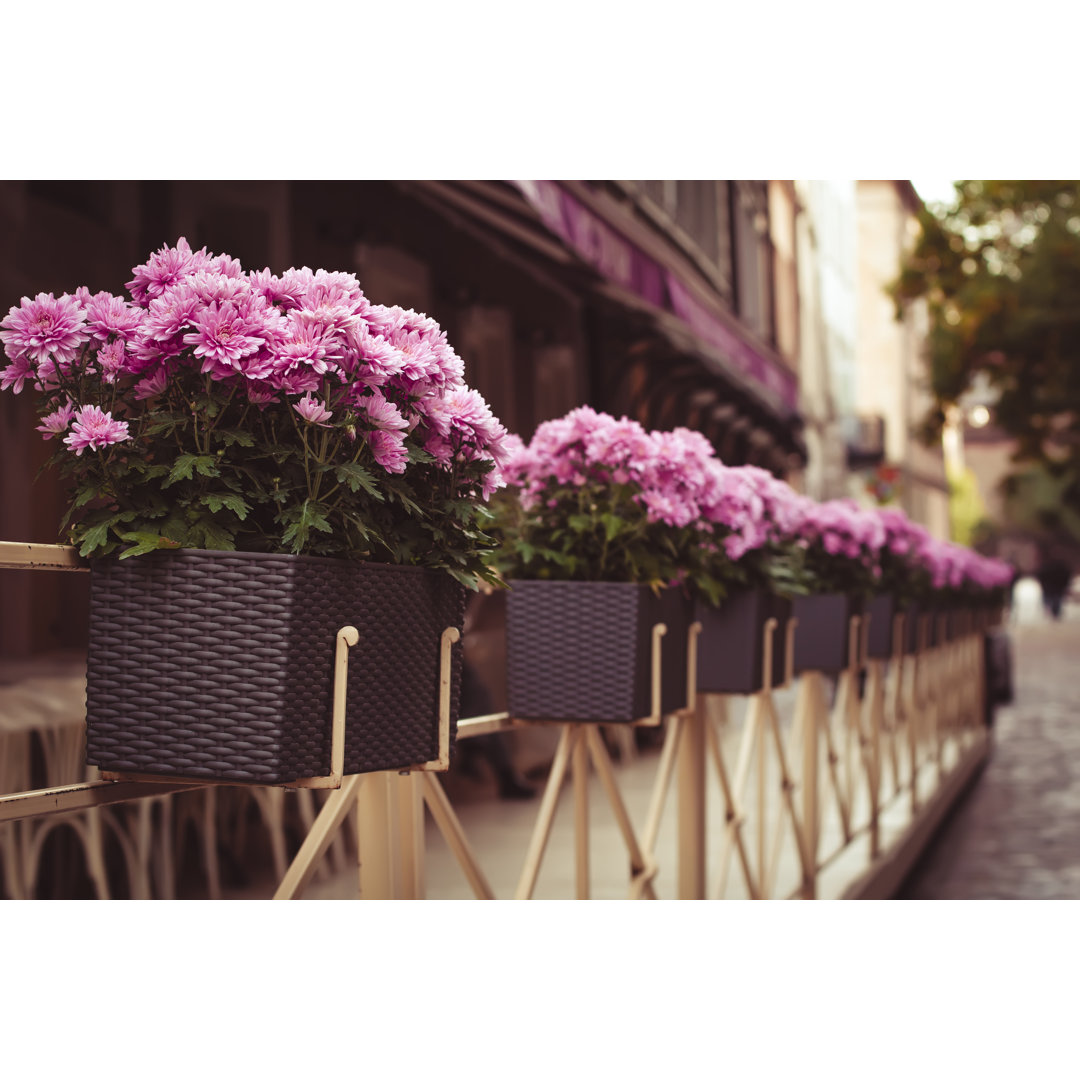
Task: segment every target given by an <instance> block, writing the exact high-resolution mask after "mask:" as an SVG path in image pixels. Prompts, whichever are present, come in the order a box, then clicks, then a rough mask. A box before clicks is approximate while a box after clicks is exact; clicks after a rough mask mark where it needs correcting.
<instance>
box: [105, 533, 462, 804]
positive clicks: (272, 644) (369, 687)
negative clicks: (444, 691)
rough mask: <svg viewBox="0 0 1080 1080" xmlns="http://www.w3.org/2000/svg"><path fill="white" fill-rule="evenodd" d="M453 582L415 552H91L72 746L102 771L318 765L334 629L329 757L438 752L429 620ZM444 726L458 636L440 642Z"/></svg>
mask: <svg viewBox="0 0 1080 1080" xmlns="http://www.w3.org/2000/svg"><path fill="white" fill-rule="evenodd" d="M464 600H465V597H464V590H463V589H462V588H461V586H460V585H458V584H457V583H456V582H455V581H454V580H453V579H452V578H450V577H448V576H447V575H445V574H441V573H438V572H435V571H431V570H425V569H422V568H419V567H402V566H385V565H378V564H371V563H357V562H349V561H346V560H338V559H322V558H309V557H305V556H294V555H276V554H255V553H249V552H222V551H194V550H182V551H175V552H163V553H160V554H158V553H155V554H151V555H144V556H140V557H137V558H133V559H127V560H124V561H123V562H119V561H115V560H97V561H95V562H94V563H92V565H91V574H90V647H89V654H88V670H87V691H86V698H87V761H88V762H89V763H90V764H92V765H96V766H98V767H99V768H101V769H105V770H108V771H114V772H138V773H153V774H160V775H164V776H177V777H193V778H205V779H213V780H230V781H239V782H247V783H255V784H277V783H289V782H291V781H293V780H299V779H302V778H304V777H313V776H326V775H328V774H329V773H330V742H331V719H332V694H333V667H334V657H335V651H336V641H337V632H338V630H339V629H340V628H341V627H342V626H347V625H352V626H355V627H356V628H357V629H358V630H359V632H360V641H359V644H357V645H355V646H354V647H353V648H352V649H351V650H350V652H349V678H348V693H347V697H346V720H345V772H346V773H347V774H349V773H360V772H374V771H379V770H384V769H402V768H406V767H408V766H410V765H418V764H422V763H424V762H427V761H431V760H434V759H435V758H437V757H438V749H439V745H438V726H439V725H438V702H439V697H438V692H439V663H440V643H441V637H442V632H443V630H444V629H445V628H446V627H448V626H456V627H457V628H458V630H459V631H460V630H461V628H462V623H463V619H464ZM452 656H453V663H452V683H451V686H452V693H451V733H452V735H451V737H453V734H454V733H455V732H456V724H457V708H458V694H459V690H460V683H461V647H460V645H459V646H455V647H454V649H453V652H452Z"/></svg>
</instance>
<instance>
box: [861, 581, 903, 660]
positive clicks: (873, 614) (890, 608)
mask: <svg viewBox="0 0 1080 1080" xmlns="http://www.w3.org/2000/svg"><path fill="white" fill-rule="evenodd" d="M866 614H867V615H868V616H869V617H870V628H869V631H868V633H867V637H866V655H867V656H868V657H869V658H870V659H871V660H889V659H891V657H892V654H893V616H894V615H896V614H898V612H897V607H896V598H895V597H894V596H892V595H891V594H890V593H884V594H882V595H881V596H875V597H874V598H873V599H872V600H871V601H870V602H869V603H868V604H867V605H866Z"/></svg>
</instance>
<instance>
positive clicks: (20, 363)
mask: <svg viewBox="0 0 1080 1080" xmlns="http://www.w3.org/2000/svg"><path fill="white" fill-rule="evenodd" d="M35 378H37V371H36V370H35V368H34V363H33V361H32V360H31V359H30V357H29V356H26V355H25V354H23V355H22V356H18V357H16V358H15V359H14V360H12V361H11V363H10V364H8V366H7V367H6V368H5V369H4V371H3V373H2V374H0V390H7V389H9V388H10V389H11V392H12V393H13V394H20V393H22V388H23V383H25V382H26V380H27V379H29V380H31V382H32V381H33V380H34V379H35Z"/></svg>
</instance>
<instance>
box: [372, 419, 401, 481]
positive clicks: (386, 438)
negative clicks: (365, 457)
mask: <svg viewBox="0 0 1080 1080" xmlns="http://www.w3.org/2000/svg"><path fill="white" fill-rule="evenodd" d="M364 438H365V439H366V440H367V444H368V447H369V448H370V449H371V453H372V456H373V457H374V458H375V460H376V461H377V462H378V463H379V464H380V465H381V466H382V467H383V468H384V469H385V470H386V471H387V472H390V473H403V472H404V471H405V466H406V465H407V464H408V461H409V452H408V451H407V450H406V449H405V437H404V436H403V435H402V434H401V432H399V431H384V430H383V429H382V428H375V430H373V431H365V432H364Z"/></svg>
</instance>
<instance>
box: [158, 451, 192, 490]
mask: <svg viewBox="0 0 1080 1080" xmlns="http://www.w3.org/2000/svg"><path fill="white" fill-rule="evenodd" d="M194 469H195V455H194V454H181V455H180V456H179V457H178V458H177V459H176V460H175V461H174V462H173V465H172V468H171V469H170V470H169V478H168V479H167V480H166V481H165V483H164V484H162V485H161V486H162V487H163V488H167V487H172V485H173V484H176V483H179V482H180V481H181V480H190V479H191V478H192V475H193V474H194Z"/></svg>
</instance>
